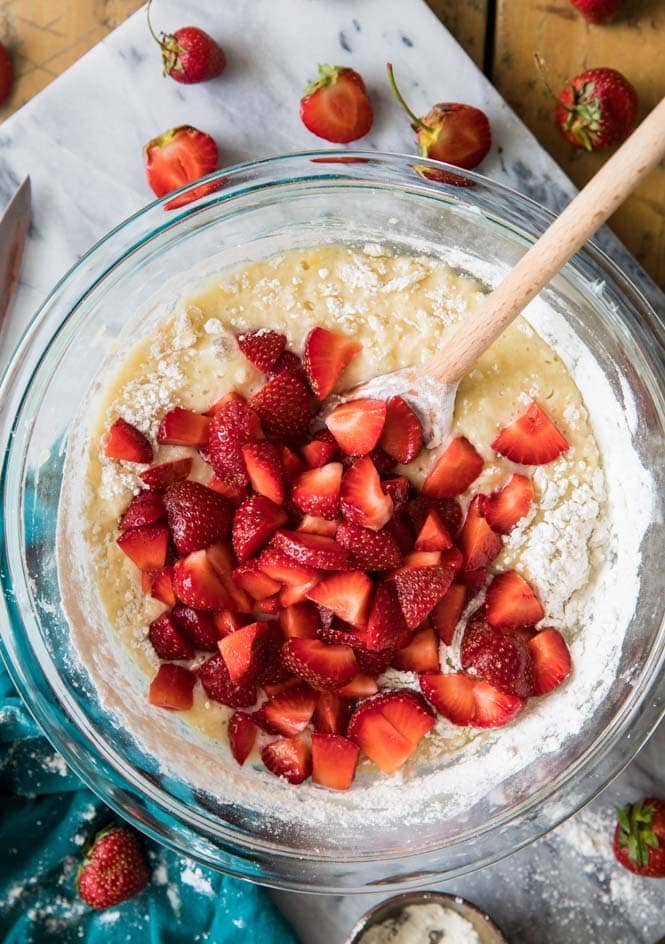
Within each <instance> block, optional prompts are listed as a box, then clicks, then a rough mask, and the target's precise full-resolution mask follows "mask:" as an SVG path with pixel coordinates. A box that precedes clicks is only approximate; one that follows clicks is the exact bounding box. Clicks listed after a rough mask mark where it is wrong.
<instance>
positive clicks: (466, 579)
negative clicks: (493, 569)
mask: <svg viewBox="0 0 665 944" xmlns="http://www.w3.org/2000/svg"><path fill="white" fill-rule="evenodd" d="M459 581H460V583H462V584H464V586H465V588H466V598H467V600H471V599H472V598H473V597H475V595H476V594H477V593H479V592H480V590H482V588H483V587H484V586H485V584H486V583H487V567H478V568H477V570H462V571H460V574H459Z"/></svg>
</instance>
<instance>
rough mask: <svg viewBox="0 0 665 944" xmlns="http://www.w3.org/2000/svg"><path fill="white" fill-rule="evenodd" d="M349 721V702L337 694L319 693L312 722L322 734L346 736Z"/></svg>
mask: <svg viewBox="0 0 665 944" xmlns="http://www.w3.org/2000/svg"><path fill="white" fill-rule="evenodd" d="M348 720H349V705H348V702H346V701H344V699H343V698H340V696H339V695H337V694H336V693H335V692H319V697H318V700H317V702H316V708H315V709H314V715H313V717H312V722H313V724H314V728H315V730H316V731H320V732H321V733H322V734H344V733H345V732H346V726H347V723H348Z"/></svg>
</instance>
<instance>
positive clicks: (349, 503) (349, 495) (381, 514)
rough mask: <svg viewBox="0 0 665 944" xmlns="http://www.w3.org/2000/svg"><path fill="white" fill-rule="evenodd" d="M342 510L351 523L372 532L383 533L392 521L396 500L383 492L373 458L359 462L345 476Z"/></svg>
mask: <svg viewBox="0 0 665 944" xmlns="http://www.w3.org/2000/svg"><path fill="white" fill-rule="evenodd" d="M340 507H341V509H342V514H343V515H344V517H345V518H346V520H347V521H348V522H350V523H351V524H357V525H361V526H362V527H363V528H370V530H372V531H380V530H381V528H383V527H384V525H386V524H387V523H388V521H389V520H390V517H391V515H392V513H393V502H392V498H391V497H390V496H389V495H386V494H385V492H384V491H383V489H382V487H381V480H380V479H379V473H378V472H377V471H376V467H375V465H374V463H373V462H372V460H371V459H370V458H369V456H363V457H362V458H361V459H356V461H355V462H354V463H353V465H352V466H351V467H350V468H349V469H347V470H346V472H345V473H344V478H343V479H342V488H341V492H340Z"/></svg>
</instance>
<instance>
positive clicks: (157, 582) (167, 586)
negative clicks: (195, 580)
mask: <svg viewBox="0 0 665 944" xmlns="http://www.w3.org/2000/svg"><path fill="white" fill-rule="evenodd" d="M150 595H151V596H152V597H153V598H154V599H155V600H159V601H160V602H161V603H166V605H167V606H175V603H176V596H175V591H174V589H173V567H162V569H161V570H158V571H157V573H156V574H155V575H154V577H153V579H152V581H151V586H150Z"/></svg>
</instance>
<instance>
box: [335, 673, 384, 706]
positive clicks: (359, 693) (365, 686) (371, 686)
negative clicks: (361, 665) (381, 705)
mask: <svg viewBox="0 0 665 944" xmlns="http://www.w3.org/2000/svg"><path fill="white" fill-rule="evenodd" d="M378 690H379V686H378V685H377V684H376V679H375V678H374V677H373V676H372V675H366V674H365V673H364V672H359V673H358V674H357V675H354V676H353V678H352V679H351V681H350V682H347V683H346V685H342V687H341V688H338V689H337V690H336V693H337V694H338V695H339V697H340V698H345V699H349V700H350V701H357V700H358V699H359V698H370V697H371V696H372V695H376V693H377V692H378Z"/></svg>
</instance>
